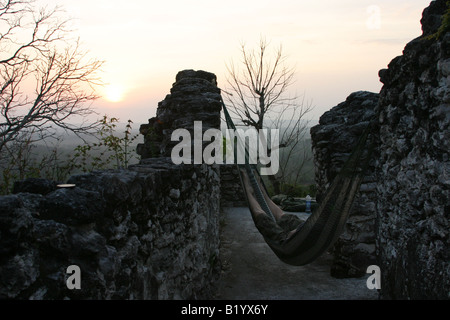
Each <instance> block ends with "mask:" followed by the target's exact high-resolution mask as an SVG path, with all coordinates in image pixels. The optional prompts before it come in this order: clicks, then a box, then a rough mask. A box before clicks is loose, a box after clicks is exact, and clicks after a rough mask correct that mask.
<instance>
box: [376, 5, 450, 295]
mask: <svg viewBox="0 0 450 320" xmlns="http://www.w3.org/2000/svg"><path fill="white" fill-rule="evenodd" d="M447 3H448V2H446V1H444V0H438V1H433V2H431V4H430V6H429V7H428V8H427V9H426V10H425V11H424V13H423V18H422V29H423V35H422V36H421V37H419V38H417V39H415V40H413V41H411V42H410V43H408V44H407V45H406V47H405V49H404V51H403V55H402V56H399V57H397V58H395V59H394V60H392V62H391V63H390V64H389V66H388V69H384V70H381V71H380V78H381V81H382V82H383V84H384V86H383V88H382V90H381V92H380V104H379V112H380V117H379V123H380V127H379V133H378V136H379V140H380V141H379V152H380V155H379V167H378V184H377V192H376V197H377V199H378V201H377V207H376V210H377V212H378V219H379V221H378V228H377V231H376V232H377V241H378V243H377V250H378V255H379V257H380V261H381V266H380V267H381V271H382V289H381V294H382V297H383V298H386V299H448V298H450V246H449V245H450V238H449V233H450V232H449V230H450V223H449V221H450V196H449V187H450V178H449V176H450V167H449V166H450V164H449V153H450V128H449V122H450V32H449V30H448V29H449V26H448V15H449V14H448V13H447V21H446V23H447V25H446V27H445V28H444V27H442V28H440V26H441V25H442V21H443V15H444V13H445V12H446V11H447V12H448V10H449V7H448V4H447ZM444 26H445V24H444Z"/></svg>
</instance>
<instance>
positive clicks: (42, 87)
mask: <svg viewBox="0 0 450 320" xmlns="http://www.w3.org/2000/svg"><path fill="white" fill-rule="evenodd" d="M59 13H60V11H59V9H58V8H55V9H53V10H50V11H49V10H47V9H39V10H36V9H35V8H34V7H33V1H32V0H0V151H1V150H2V149H4V148H5V147H6V146H7V145H8V143H10V142H13V141H14V142H15V143H17V142H18V140H20V138H21V137H24V138H25V139H26V140H27V143H29V142H30V140H29V139H30V137H29V136H27V133H28V135H30V134H31V133H32V134H33V136H34V137H35V138H36V139H39V140H40V139H44V138H46V137H49V136H52V135H53V132H54V130H55V129H56V128H61V129H63V130H65V131H70V132H73V133H76V134H83V133H87V132H89V131H90V130H91V129H93V128H94V126H96V125H97V123H95V121H94V122H93V121H88V120H87V116H89V115H91V114H93V113H94V110H93V109H91V108H90V106H89V105H87V103H88V102H91V101H93V100H95V99H96V98H97V95H96V94H95V89H94V86H95V85H96V84H98V83H99V79H98V78H97V77H96V74H97V71H98V70H99V68H100V67H101V65H102V62H100V61H98V60H95V59H94V60H92V59H91V60H90V59H88V58H87V54H86V53H85V52H82V51H81V49H80V46H79V42H78V41H77V40H72V41H71V40H70V30H69V29H68V20H61V19H60V18H59V16H60V15H59ZM33 87H34V88H33ZM75 119H76V121H77V122H78V124H77V125H75V124H73V123H74V121H73V120H75Z"/></svg>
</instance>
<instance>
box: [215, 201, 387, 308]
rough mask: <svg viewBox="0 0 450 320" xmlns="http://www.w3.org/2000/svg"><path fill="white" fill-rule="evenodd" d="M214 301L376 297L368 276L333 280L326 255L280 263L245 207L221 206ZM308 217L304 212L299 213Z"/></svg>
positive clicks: (327, 255) (371, 298)
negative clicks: (220, 268) (305, 262)
mask: <svg viewBox="0 0 450 320" xmlns="http://www.w3.org/2000/svg"><path fill="white" fill-rule="evenodd" d="M224 211H225V212H224V214H225V216H224V221H223V228H222V249H221V259H222V264H223V273H222V280H221V283H220V288H219V293H218V295H217V297H216V299H218V300H253V299H254V300H376V299H378V293H377V291H376V290H369V289H368V288H367V286H366V281H367V278H368V277H369V275H367V277H362V278H358V279H335V278H333V277H331V276H330V264H331V256H330V255H329V254H323V255H322V256H321V257H320V258H319V259H317V260H316V261H315V262H313V263H311V264H309V265H306V266H302V267H294V266H290V265H286V264H284V263H283V262H281V261H280V260H279V259H278V258H277V257H276V256H275V254H274V253H273V252H272V251H271V250H270V248H269V247H268V246H267V244H266V243H265V242H264V239H263V237H262V236H261V234H260V233H259V232H258V231H257V230H256V228H255V225H254V224H253V220H252V218H251V215H250V211H249V210H248V208H226V209H225V210H224ZM298 215H299V216H301V217H305V218H307V215H306V214H301V213H299V214H298Z"/></svg>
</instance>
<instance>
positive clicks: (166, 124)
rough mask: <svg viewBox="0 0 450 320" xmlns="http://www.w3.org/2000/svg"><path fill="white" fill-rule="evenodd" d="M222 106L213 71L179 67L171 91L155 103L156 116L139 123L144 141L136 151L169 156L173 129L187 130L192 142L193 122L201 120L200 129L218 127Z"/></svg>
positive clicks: (173, 143) (174, 142)
mask: <svg viewBox="0 0 450 320" xmlns="http://www.w3.org/2000/svg"><path fill="white" fill-rule="evenodd" d="M221 110H222V103H221V95H220V89H219V88H218V87H217V79H216V76H215V75H214V74H213V73H210V72H206V71H201V70H200V71H194V70H183V71H180V72H179V73H178V74H177V76H176V82H175V83H174V84H173V87H172V89H171V90H170V94H168V95H167V96H166V98H165V99H164V100H163V101H161V102H159V103H158V109H157V111H156V117H153V118H151V119H149V122H148V123H147V124H143V125H141V128H140V132H141V134H142V135H143V136H144V143H143V144H140V145H139V146H138V149H137V153H138V154H139V155H141V158H142V159H147V158H154V157H160V156H163V157H170V156H171V152H172V148H173V147H174V146H175V145H177V144H178V143H179V142H178V141H171V138H172V132H173V131H175V130H176V129H180V128H183V129H187V130H189V132H190V133H191V136H192V138H193V139H192V143H195V140H194V122H195V121H201V122H202V133H203V132H205V131H206V130H208V129H210V128H214V129H220V112H221ZM204 143H207V142H204ZM192 152H194V148H192ZM192 159H194V157H192Z"/></svg>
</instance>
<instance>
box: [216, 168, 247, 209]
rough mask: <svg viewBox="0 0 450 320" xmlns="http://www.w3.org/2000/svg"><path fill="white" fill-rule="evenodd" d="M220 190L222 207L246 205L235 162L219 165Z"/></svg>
mask: <svg viewBox="0 0 450 320" xmlns="http://www.w3.org/2000/svg"><path fill="white" fill-rule="evenodd" d="M220 190H221V192H220V204H221V206H222V207H246V206H247V205H248V203H247V199H246V197H245V193H244V192H243V190H242V185H241V179H240V177H239V172H238V169H237V167H236V165H235V164H223V165H221V166H220Z"/></svg>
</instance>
